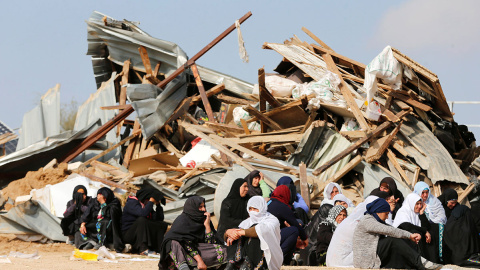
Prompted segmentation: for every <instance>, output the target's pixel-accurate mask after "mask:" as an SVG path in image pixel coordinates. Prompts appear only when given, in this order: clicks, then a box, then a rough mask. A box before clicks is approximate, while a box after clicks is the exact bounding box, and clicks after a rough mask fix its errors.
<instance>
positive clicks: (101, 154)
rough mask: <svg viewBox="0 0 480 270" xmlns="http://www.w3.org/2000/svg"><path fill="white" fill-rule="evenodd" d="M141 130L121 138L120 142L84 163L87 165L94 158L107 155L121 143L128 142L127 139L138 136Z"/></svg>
mask: <svg viewBox="0 0 480 270" xmlns="http://www.w3.org/2000/svg"><path fill="white" fill-rule="evenodd" d="M140 133H141V132H135V133H133V134H132V135H130V136H128V137H127V138H125V139H123V140H121V141H120V142H118V143H116V144H114V145H113V146H111V147H109V148H108V149H106V150H105V151H103V152H101V153H100V154H98V155H96V156H94V157H93V158H91V159H89V160H88V161H86V162H84V163H83V164H84V165H85V166H87V165H89V164H90V163H91V162H92V161H94V160H97V159H99V158H101V157H103V156H105V155H106V154H108V153H110V152H111V151H112V150H113V149H115V148H117V147H119V146H120V145H123V144H124V143H126V142H127V141H129V140H131V139H133V138H135V137H137V136H138V135H139V134H140Z"/></svg>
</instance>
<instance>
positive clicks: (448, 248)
mask: <svg viewBox="0 0 480 270" xmlns="http://www.w3.org/2000/svg"><path fill="white" fill-rule="evenodd" d="M452 191H453V192H452ZM442 195H443V196H442ZM442 195H441V196H440V197H439V198H438V199H439V200H440V201H441V202H442V205H444V208H445V214H446V215H447V217H448V220H447V224H445V229H444V232H443V240H444V247H443V260H444V262H445V263H449V264H456V265H460V266H468V267H475V268H480V262H479V261H480V257H479V252H480V241H479V238H478V231H477V227H476V225H475V221H474V220H473V217H472V214H471V211H470V209H469V208H468V207H467V206H465V205H460V204H458V203H457V199H458V194H457V192H456V191H455V190H453V189H447V190H445V191H444V192H443V194H442ZM448 202H450V204H449V203H448Z"/></svg>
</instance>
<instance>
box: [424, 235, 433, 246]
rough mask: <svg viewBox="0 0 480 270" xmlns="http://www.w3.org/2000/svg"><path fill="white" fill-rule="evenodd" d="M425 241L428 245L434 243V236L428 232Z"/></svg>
mask: <svg viewBox="0 0 480 270" xmlns="http://www.w3.org/2000/svg"><path fill="white" fill-rule="evenodd" d="M425 241H426V242H427V243H428V244H430V242H432V235H430V233H429V232H427V233H426V234H425Z"/></svg>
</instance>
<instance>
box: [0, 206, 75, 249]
mask: <svg viewBox="0 0 480 270" xmlns="http://www.w3.org/2000/svg"><path fill="white" fill-rule="evenodd" d="M2 216H3V217H4V218H7V219H9V220H10V221H13V222H15V223H17V224H19V225H21V226H22V227H24V228H26V229H29V230H31V231H34V232H36V233H38V234H41V235H44V236H46V237H47V238H49V239H51V240H54V241H65V238H66V237H65V236H64V235H63V233H62V228H61V227H60V219H59V218H57V217H55V216H53V215H52V214H51V213H50V212H49V211H48V210H47V209H46V208H45V207H44V206H43V205H42V204H41V203H39V202H36V201H33V200H29V201H27V202H25V203H21V204H19V205H17V206H15V207H13V208H12V209H10V210H9V211H8V212H7V213H6V214H2Z"/></svg>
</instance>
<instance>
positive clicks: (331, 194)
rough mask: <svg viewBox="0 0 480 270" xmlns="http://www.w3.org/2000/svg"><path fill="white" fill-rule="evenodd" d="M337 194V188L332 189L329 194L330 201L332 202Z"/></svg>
mask: <svg viewBox="0 0 480 270" xmlns="http://www.w3.org/2000/svg"><path fill="white" fill-rule="evenodd" d="M338 193H339V192H338V188H337V187H333V189H332V192H330V200H333V197H335V195H337V194H338Z"/></svg>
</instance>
